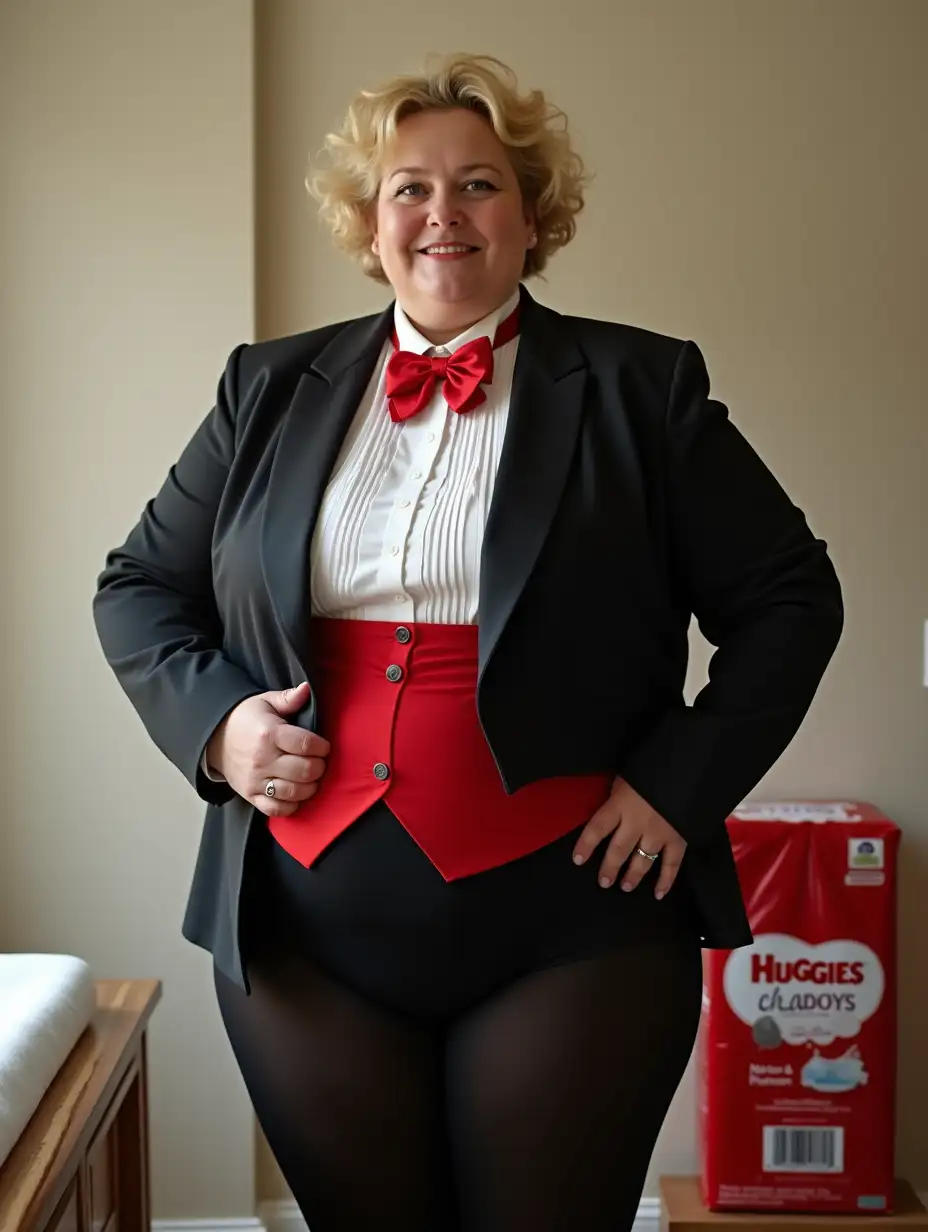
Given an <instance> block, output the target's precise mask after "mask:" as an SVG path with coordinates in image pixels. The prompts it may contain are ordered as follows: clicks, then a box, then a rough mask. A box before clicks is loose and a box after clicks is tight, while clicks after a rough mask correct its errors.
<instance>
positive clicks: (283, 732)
mask: <svg viewBox="0 0 928 1232" xmlns="http://www.w3.org/2000/svg"><path fill="white" fill-rule="evenodd" d="M273 738H274V745H275V747H276V748H277V749H278V750H279V751H280V752H281V753H293V754H295V755H296V756H297V757H328V755H329V753H331V751H332V746H331V745H330V744H329V742H328V740H326V739H325V738H324V737H323V736H320V735H318V733H316V732H310V731H304V730H303V728H302V727H294V725H293V724H292V723H278V724H277V726H276V727H275V728H274V731H273Z"/></svg>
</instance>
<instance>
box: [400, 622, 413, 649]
mask: <svg viewBox="0 0 928 1232" xmlns="http://www.w3.org/2000/svg"><path fill="white" fill-rule="evenodd" d="M411 638H412V634H411V633H410V632H409V630H408V629H407V628H406V626H405V625H400V627H399V628H398V629H397V631H396V640H397V641H398V642H399V643H400V645H401V646H405V645H406V643H407V642H408V641H409V640H410V639H411Z"/></svg>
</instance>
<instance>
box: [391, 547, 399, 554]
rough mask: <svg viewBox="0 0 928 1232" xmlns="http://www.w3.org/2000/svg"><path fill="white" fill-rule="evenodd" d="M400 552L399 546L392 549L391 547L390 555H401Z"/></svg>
mask: <svg viewBox="0 0 928 1232" xmlns="http://www.w3.org/2000/svg"><path fill="white" fill-rule="evenodd" d="M399 554H400V550H399V548H391V549H390V555H391V556H399Z"/></svg>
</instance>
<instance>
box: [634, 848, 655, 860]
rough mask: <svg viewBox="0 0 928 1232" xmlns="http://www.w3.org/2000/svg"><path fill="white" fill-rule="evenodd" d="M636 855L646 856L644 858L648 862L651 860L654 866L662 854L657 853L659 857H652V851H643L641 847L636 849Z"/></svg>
mask: <svg viewBox="0 0 928 1232" xmlns="http://www.w3.org/2000/svg"><path fill="white" fill-rule="evenodd" d="M635 855H636V856H644V858H645V859H646V860H650V861H651V863H652V864H653V863H654V861H655V860H656V859H657V856H658V855H660V852H658V853H657V855H653V856H652V855H651V853H650V851H642V850H641V848H640V847H636V848H635Z"/></svg>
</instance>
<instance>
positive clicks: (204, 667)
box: [93, 347, 263, 804]
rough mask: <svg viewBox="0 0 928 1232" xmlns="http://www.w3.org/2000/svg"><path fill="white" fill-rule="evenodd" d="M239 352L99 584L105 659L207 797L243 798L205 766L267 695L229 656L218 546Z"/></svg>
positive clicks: (162, 745)
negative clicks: (209, 748) (237, 720)
mask: <svg viewBox="0 0 928 1232" xmlns="http://www.w3.org/2000/svg"><path fill="white" fill-rule="evenodd" d="M242 350H243V347H238V348H237V349H236V350H235V351H234V352H233V353H232V355H231V356H230V358H229V361H228V363H227V364H226V368H225V372H224V374H223V376H222V378H221V380H220V382H219V389H218V392H217V396H216V404H215V406H214V407H213V409H212V410H211V411H210V412H209V414H208V415H207V416H206V418H205V419H204V420H203V422H202V423H201V424H200V426H199V428H198V429H197V431H196V433H195V434H194V436H193V438H192V439H191V440H190V442H189V444H188V445H187V447H186V448H185V450H184V452H183V454H182V455H181V457H180V459H179V460H178V461H177V463H176V464H175V465H174V466H173V467H172V468H171V470H170V472H169V474H168V476H167V479H166V480H165V482H164V484H163V485H162V487H161V490H160V491H159V493H158V494H157V496H156V497H155V498H154V500H151V501H149V502H148V504H147V505H146V507H145V509H144V511H143V513H142V516H141V518H140V519H139V522H138V523H137V525H136V526H135V527H134V529H133V530H132V531H131V533H130V534H129V537H128V539H127V540H126V542H125V543H124V544H123V545H122V547H119V548H116V549H114V550H113V551H111V552H110V553H109V554H108V556H107V558H106V562H105V568H104V570H103V572H102V573H101V574H100V577H99V580H98V583H97V592H96V595H95V597H94V602H93V614H94V621H95V623H96V628H97V634H98V636H99V639H100V643H101V645H102V647H103V653H104V655H105V656H106V660H107V662H108V663H109V665H110V667H111V668H112V669H113V671H114V673H115V674H116V678H117V680H118V681H119V683H120V685H121V686H122V688H123V690H124V691H125V693H126V695H127V696H128V698H129V700H130V701H131V703H132V705H133V706H134V707H135V710H136V711H137V713H138V715H139V717H140V718H141V720H142V722H143V723H144V725H145V727H146V729H147V731H148V733H149V735H150V736H151V738H152V740H153V741H154V742H155V744H156V745H157V746H158V748H159V749H161V751H162V752H163V753H164V754H165V755H166V756H167V757H168V758H169V759H170V761H172V762H173V763H174V765H175V766H177V768H178V769H179V770H180V771H181V773H182V774H184V775H185V777H186V778H187V779H188V781H189V782H190V783H191V784H192V785H193V786H194V787H195V788H196V790H197V791H198V793H199V794H200V796H202V797H203V799H204V800H207V801H208V802H209V803H212V804H222V803H224V802H225V801H226V800H229V799H231V798H232V796H233V795H234V792H233V791H232V789H231V788H230V787H229V786H228V784H226V783H217V782H211V781H210V780H209V779H208V778H207V777H206V775H205V774H204V773H203V771H202V769H201V757H202V755H203V752H204V750H205V747H206V744H207V742H208V741H209V738H210V736H211V735H212V733H213V732H214V731H215V729H216V727H217V726H218V724H219V723H220V722H221V721H222V719H223V718H224V717H225V715H226V714H228V713H229V711H230V710H232V708H233V707H234V706H236V705H237V704H238V703H239V702H240V701H243V700H244V699H245V698H246V697H250V696H253V695H254V694H256V693H260V692H263V689H262V688H261V686H260V685H259V684H257V683H256V682H255V681H254V680H252V679H251V677H250V676H249V675H248V674H247V673H246V672H245V671H243V670H242V669H241V668H240V667H238V666H237V665H236V664H235V663H233V662H231V660H230V659H228V658H227V657H226V655H225V654H224V653H223V650H222V645H223V629H222V621H221V619H220V615H219V611H218V609H217V606H216V600H215V595H214V592H213V579H212V567H211V562H212V539H213V526H214V523H215V519H216V511H217V509H218V507H219V502H220V500H221V498H222V494H223V490H224V487H225V483H226V478H227V476H228V473H229V466H230V464H231V461H232V456H233V452H234V441H235V435H234V430H235V414H236V374H237V369H238V361H239V356H240V354H241V351H242Z"/></svg>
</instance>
